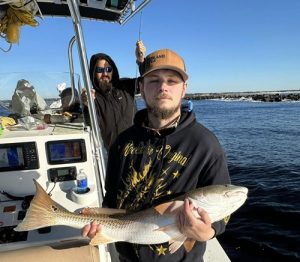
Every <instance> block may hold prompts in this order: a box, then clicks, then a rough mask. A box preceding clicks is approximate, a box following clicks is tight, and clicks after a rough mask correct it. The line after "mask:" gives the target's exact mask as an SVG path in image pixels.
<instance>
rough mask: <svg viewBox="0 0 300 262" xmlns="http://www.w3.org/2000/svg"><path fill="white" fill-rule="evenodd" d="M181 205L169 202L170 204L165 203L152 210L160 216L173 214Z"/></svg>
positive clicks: (181, 203) (181, 202)
mask: <svg viewBox="0 0 300 262" xmlns="http://www.w3.org/2000/svg"><path fill="white" fill-rule="evenodd" d="M182 205H183V201H171V202H166V203H163V204H160V205H158V206H156V207H154V209H155V210H156V211H157V212H158V213H159V214H161V215H163V214H165V213H166V212H167V213H173V212H176V211H177V210H178V208H180V207H181V206H182Z"/></svg>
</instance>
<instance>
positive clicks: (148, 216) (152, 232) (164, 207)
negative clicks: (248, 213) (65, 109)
mask: <svg viewBox="0 0 300 262" xmlns="http://www.w3.org/2000/svg"><path fill="white" fill-rule="evenodd" d="M34 183H35V186H36V194H35V196H34V198H33V200H32V201H31V204H30V207H29V209H28V210H27V213H26V216H25V218H24V220H23V221H22V222H21V223H20V224H19V225H18V226H17V227H16V228H15V230H16V231H29V230H33V229H38V228H42V227H47V226H56V225H64V226H70V227H75V228H82V227H83V226H85V225H86V224H89V223H90V222H92V221H94V220H95V221H96V222H97V223H99V224H101V232H99V233H97V234H96V236H95V237H94V238H92V239H91V242H90V244H92V245H99V244H107V243H113V242H118V241H125V242H130V243H136V244H149V245H150V244H159V243H164V242H169V251H170V252H171V253H174V252H175V251H176V250H177V249H178V248H179V247H180V246H181V245H182V244H184V246H185V249H186V250H187V251H190V250H191V249H192V247H193V245H194V242H195V241H191V240H190V239H187V237H186V236H184V235H183V234H182V233H181V232H180V231H179V230H178V227H177V221H176V216H177V212H178V211H179V210H180V209H182V207H183V203H184V202H183V200H173V201H170V202H166V203H163V204H160V205H158V206H155V207H153V208H149V209H146V210H142V211H138V212H126V211H125V210H121V209H109V208H90V209H89V214H88V215H84V214H75V213H72V212H69V211H68V210H66V209H64V208H62V207H61V206H60V205H58V204H57V203H56V202H54V201H53V200H52V199H51V198H50V197H49V196H48V194H47V193H46V192H45V190H44V189H43V188H42V187H41V186H40V185H39V184H38V182H36V181H35V180H34ZM247 193H248V189H247V188H245V187H241V186H234V185H212V186H206V187H202V188H198V189H195V190H193V191H190V192H188V193H186V194H185V195H184V196H183V197H181V198H180V199H185V198H188V199H189V201H191V202H192V203H193V205H194V207H195V208H198V207H200V208H203V209H204V210H205V211H206V212H208V214H209V217H210V219H211V222H212V223H213V222H215V221H219V220H221V219H223V218H225V217H227V216H229V215H230V214H231V213H233V212H234V211H236V210H237V209H238V208H239V207H240V206H241V205H243V203H244V202H245V201H246V198H247ZM194 214H195V215H196V216H197V215H198V213H197V212H194ZM198 217H199V215H198Z"/></svg>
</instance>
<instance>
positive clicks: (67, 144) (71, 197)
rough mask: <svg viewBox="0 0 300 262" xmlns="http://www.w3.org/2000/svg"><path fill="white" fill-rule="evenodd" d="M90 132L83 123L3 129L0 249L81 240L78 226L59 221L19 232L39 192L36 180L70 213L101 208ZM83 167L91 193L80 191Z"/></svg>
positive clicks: (0, 171) (0, 144)
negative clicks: (42, 128) (66, 125)
mask: <svg viewBox="0 0 300 262" xmlns="http://www.w3.org/2000/svg"><path fill="white" fill-rule="evenodd" d="M90 141H91V139H90V132H89V130H88V129H86V128H84V127H82V126H81V127H80V126H79V125H74V126H73V128H69V127H67V128H66V127H64V126H63V125H62V126H60V127H59V126H57V125H55V126H54V125H53V126H51V125H50V126H48V127H47V128H45V129H44V130H26V131H17V130H13V131H10V130H4V133H3V134H2V135H1V137H0V181H1V183H0V251H7V250H16V249H20V248H24V247H29V246H30V247H32V246H35V245H39V246H40V245H41V244H47V243H51V242H56V243H57V242H59V241H67V240H71V239H72V240H74V239H80V238H81V236H80V231H79V230H78V229H74V228H70V227H63V226H55V227H49V228H43V229H40V230H33V231H29V232H15V231H14V230H13V228H14V227H15V226H16V225H17V224H18V223H20V222H21V221H22V219H23V218H24V216H25V214H26V210H27V208H28V207H29V204H30V201H31V199H32V197H33V195H34V194H35V186H34V183H33V179H36V180H37V181H38V182H39V184H40V185H41V186H42V187H43V188H44V189H45V190H46V192H47V193H49V194H51V198H52V199H53V200H54V201H56V202H57V203H58V204H59V205H61V206H63V207H65V208H66V209H68V210H69V211H71V212H76V211H78V210H80V209H81V208H83V207H86V206H89V207H97V206H99V205H100V201H99V198H98V194H97V190H98V189H97V186H96V179H95V176H96V174H95V167H94V166H93V163H94V160H93V157H92V152H93V146H92V144H91V142H90ZM80 169H83V170H84V171H85V173H86V175H87V178H88V188H89V190H88V192H86V193H84V194H78V193H76V190H74V188H76V175H77V173H78V172H79V170H80Z"/></svg>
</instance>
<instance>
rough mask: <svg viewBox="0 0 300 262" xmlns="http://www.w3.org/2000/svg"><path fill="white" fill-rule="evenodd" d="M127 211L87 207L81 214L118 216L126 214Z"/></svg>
mask: <svg viewBox="0 0 300 262" xmlns="http://www.w3.org/2000/svg"><path fill="white" fill-rule="evenodd" d="M125 213H126V210H125V209H116V208H103V207H102V208H99V207H92V208H90V207H87V208H84V209H83V210H81V214H84V215H118V214H125Z"/></svg>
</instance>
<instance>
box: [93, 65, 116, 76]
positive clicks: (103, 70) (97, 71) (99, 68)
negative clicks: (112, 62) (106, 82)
mask: <svg viewBox="0 0 300 262" xmlns="http://www.w3.org/2000/svg"><path fill="white" fill-rule="evenodd" d="M111 71H112V67H111V66H107V67H98V66H96V69H95V72H96V73H101V74H103V73H104V72H106V73H110V72H111Z"/></svg>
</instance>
